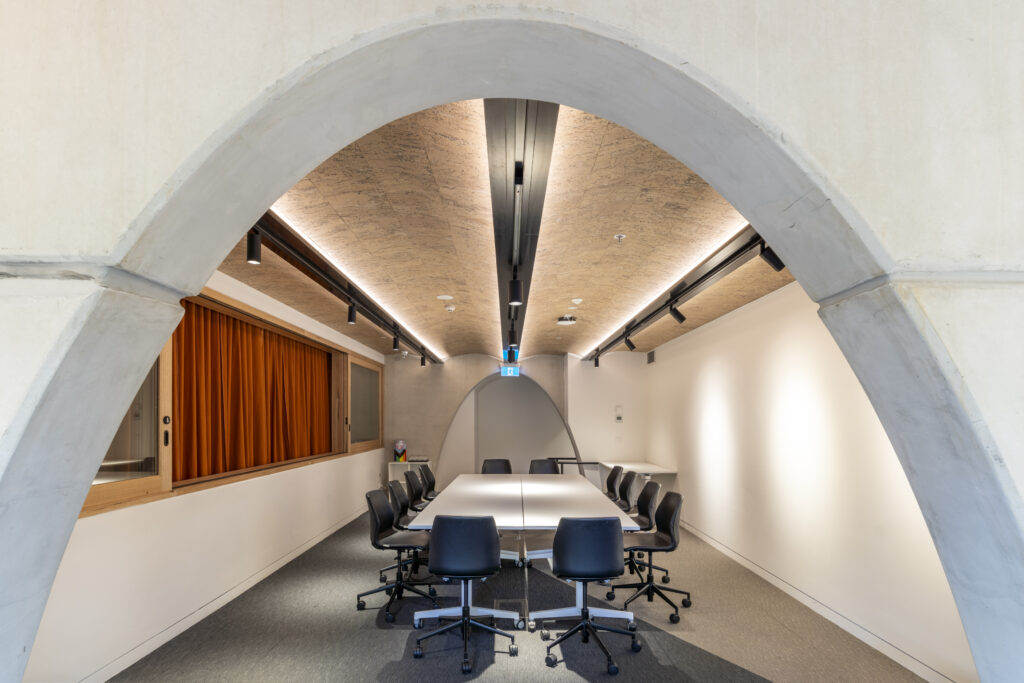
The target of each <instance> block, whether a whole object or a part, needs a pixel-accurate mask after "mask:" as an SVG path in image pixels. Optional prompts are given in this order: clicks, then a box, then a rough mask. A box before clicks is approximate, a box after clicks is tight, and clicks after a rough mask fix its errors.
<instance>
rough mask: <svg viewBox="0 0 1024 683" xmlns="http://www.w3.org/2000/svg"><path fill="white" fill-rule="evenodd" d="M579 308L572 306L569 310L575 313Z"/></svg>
mask: <svg viewBox="0 0 1024 683" xmlns="http://www.w3.org/2000/svg"><path fill="white" fill-rule="evenodd" d="M577 308H579V306H570V307H569V310H570V311H575V310H576V309H577Z"/></svg>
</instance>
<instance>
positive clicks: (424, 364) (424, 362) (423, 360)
mask: <svg viewBox="0 0 1024 683" xmlns="http://www.w3.org/2000/svg"><path fill="white" fill-rule="evenodd" d="M420 367H421V368H425V367H427V357H426V356H420Z"/></svg>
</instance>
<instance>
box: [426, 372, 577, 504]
mask: <svg viewBox="0 0 1024 683" xmlns="http://www.w3.org/2000/svg"><path fill="white" fill-rule="evenodd" d="M499 379H501V375H499V374H496V373H495V374H492V375H488V376H487V377H484V378H483V379H481V380H480V381H479V382H477V383H476V384H475V385H473V387H472V388H471V389H470V390H469V391H467V392H466V395H465V396H463V397H462V400H461V401H459V406H458V408H456V409H455V413H454V414H453V415H452V418H451V420H449V421H448V428H447V429H445V432H444V438H443V439H442V440H441V449H440V451H439V453H438V458H437V478H438V481H439V482H441V484H442V485H444V483H445V482H446V481H448V480H450V479H451V478H449V477H448V476H447V475H448V474H449V472H448V469H450V468H446V467H445V466H444V463H443V462H442V461H443V459H444V455H445V445H446V444H447V443H448V437H449V435H451V431H452V427H453V426H454V425H455V422H456V420H458V417H459V413H460V412H461V411H462V409H463V407H464V406H465V405H466V401H471V400H473V398H474V397H475V395H476V393H477V392H478V391H480V390H481V389H484V388H485V387H487V386H488V385H490V384H492V383H493V382H495V381H496V380H499ZM518 379H520V380H526V381H528V382H529V383H530V384H531V385H533V386H534V387H535V388H536V389H537V391H539V392H540V393H541V394H543V395H544V397H545V398H546V399H547V400H548V403H549V404H550V407H551V410H552V411H554V413H555V415H557V416H558V419H559V421H560V422H561V423H562V426H563V427H564V428H565V433H566V434H567V435H568V436H569V444H570V445H571V446H572V451H573V453H574V454H575V456H576V462H577V463H579V462H580V461H581V460H582V458H580V449H579V446H577V445H576V437H575V436H573V433H572V427H571V426H570V425H569V422H568V421H567V420H566V419H565V415H563V414H562V411H561V410H559V409H558V404H557V403H556V402H555V399H554V398H552V397H551V394H549V393H548V392H547V390H545V389H544V387H543V386H541V384H540V383H539V382H537V381H536V380H534V379H533V378H532V377H530V376H529V375H520V376H519V378H518ZM577 467H578V468H579V472H580V474H583V466H582V465H577Z"/></svg>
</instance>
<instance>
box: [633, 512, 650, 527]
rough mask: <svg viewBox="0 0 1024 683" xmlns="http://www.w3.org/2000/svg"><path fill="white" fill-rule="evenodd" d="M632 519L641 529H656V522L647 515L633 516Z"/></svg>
mask: <svg viewBox="0 0 1024 683" xmlns="http://www.w3.org/2000/svg"><path fill="white" fill-rule="evenodd" d="M630 518H631V519H632V520H633V521H634V522H636V523H637V524H638V525H639V526H640V528H641V529H652V528H654V522H653V521H652V520H651V518H650V517H648V516H647V515H631V516H630Z"/></svg>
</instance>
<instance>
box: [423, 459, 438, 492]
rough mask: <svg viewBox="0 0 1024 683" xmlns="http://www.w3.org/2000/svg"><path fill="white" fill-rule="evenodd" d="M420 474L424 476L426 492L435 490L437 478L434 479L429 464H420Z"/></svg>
mask: <svg viewBox="0 0 1024 683" xmlns="http://www.w3.org/2000/svg"><path fill="white" fill-rule="evenodd" d="M420 476H421V477H422V478H423V490H424V492H425V493H430V492H431V491H433V490H434V487H435V486H436V485H437V480H436V479H434V473H433V472H431V471H430V466H429V465H420Z"/></svg>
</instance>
